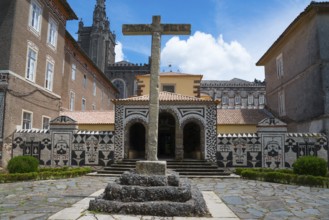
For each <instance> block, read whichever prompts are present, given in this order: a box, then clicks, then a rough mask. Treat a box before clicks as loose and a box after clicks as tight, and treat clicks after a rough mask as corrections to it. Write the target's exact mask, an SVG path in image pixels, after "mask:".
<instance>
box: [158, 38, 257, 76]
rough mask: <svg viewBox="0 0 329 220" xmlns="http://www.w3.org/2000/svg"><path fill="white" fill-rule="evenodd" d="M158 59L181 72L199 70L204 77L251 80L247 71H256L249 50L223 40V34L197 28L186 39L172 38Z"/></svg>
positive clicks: (234, 42)
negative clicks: (218, 34)
mask: <svg viewBox="0 0 329 220" xmlns="http://www.w3.org/2000/svg"><path fill="white" fill-rule="evenodd" d="M161 60H162V66H168V65H169V64H171V65H172V66H174V68H178V69H179V71H180V72H184V73H191V74H202V75H203V79H211V80H228V79H232V78H234V77H238V78H242V79H249V80H251V79H253V78H252V77H251V76H250V74H252V73H254V72H255V71H254V69H255V64H254V62H253V60H252V58H251V56H250V54H249V53H248V52H247V51H246V49H245V48H244V47H243V46H242V45H241V44H240V43H239V42H237V41H232V42H225V41H224V39H223V36H222V35H220V36H218V37H217V38H215V37H213V36H212V35H210V34H206V33H203V32H199V31H197V32H196V33H195V34H194V35H193V36H190V37H189V38H188V39H187V40H180V38H179V37H177V36H175V37H173V38H171V39H170V40H169V41H168V42H167V43H166V44H165V47H164V48H163V50H162V53H161ZM174 68H173V71H176V70H175V69H174ZM258 78H259V77H258Z"/></svg>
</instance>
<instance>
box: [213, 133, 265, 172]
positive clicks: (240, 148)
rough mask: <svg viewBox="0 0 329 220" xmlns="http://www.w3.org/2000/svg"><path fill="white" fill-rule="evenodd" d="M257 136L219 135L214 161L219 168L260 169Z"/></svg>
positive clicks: (259, 150)
mask: <svg viewBox="0 0 329 220" xmlns="http://www.w3.org/2000/svg"><path fill="white" fill-rule="evenodd" d="M260 140H261V139H260V137H258V135H257V134H234V135H219V136H218V145H217V153H216V159H217V164H218V166H219V167H261V166H262V147H261V142H260Z"/></svg>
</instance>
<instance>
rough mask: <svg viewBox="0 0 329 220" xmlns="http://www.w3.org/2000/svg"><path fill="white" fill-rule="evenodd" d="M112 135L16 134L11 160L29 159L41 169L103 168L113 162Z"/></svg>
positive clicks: (82, 132)
mask: <svg viewBox="0 0 329 220" xmlns="http://www.w3.org/2000/svg"><path fill="white" fill-rule="evenodd" d="M113 139H114V134H113V132H86V131H63V132H62V131H50V130H19V131H17V132H16V133H15V134H14V139H13V156H14V157H15V156H19V155H31V156H34V157H36V158H37V159H38V160H39V161H40V165H45V166H84V165H86V166H107V165H109V164H110V163H111V162H113V159H114V145H113V141H114V140H113Z"/></svg>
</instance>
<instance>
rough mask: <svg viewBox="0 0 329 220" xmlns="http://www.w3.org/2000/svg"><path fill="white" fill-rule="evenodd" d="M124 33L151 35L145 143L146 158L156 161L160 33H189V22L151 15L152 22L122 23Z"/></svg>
mask: <svg viewBox="0 0 329 220" xmlns="http://www.w3.org/2000/svg"><path fill="white" fill-rule="evenodd" d="M122 33H123V34H124V35H152V49H151V75H150V77H151V78H150V96H149V97H150V100H149V128H148V138H147V140H148V144H147V148H146V149H147V152H146V154H147V160H149V161H156V160H158V158H157V151H158V120H159V71H160V50H161V35H189V34H191V25H190V24H161V17H160V16H153V18H152V24H124V25H123V26H122Z"/></svg>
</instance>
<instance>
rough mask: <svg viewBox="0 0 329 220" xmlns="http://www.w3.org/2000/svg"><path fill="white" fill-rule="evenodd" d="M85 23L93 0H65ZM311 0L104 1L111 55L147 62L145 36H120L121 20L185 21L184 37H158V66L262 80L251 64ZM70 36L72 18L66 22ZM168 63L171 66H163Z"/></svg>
mask: <svg viewBox="0 0 329 220" xmlns="http://www.w3.org/2000/svg"><path fill="white" fill-rule="evenodd" d="M68 2H69V4H70V5H71V7H72V8H73V10H74V11H75V12H76V14H77V16H78V17H79V18H82V20H83V22H84V25H85V26H90V25H91V23H92V16H93V10H94V6H95V3H96V0H68ZM310 2H311V0H156V1H155V0H106V7H107V10H106V13H107V16H108V17H109V20H110V27H111V30H112V31H114V32H115V33H116V35H117V39H116V40H117V44H118V45H117V48H116V54H117V57H116V60H117V61H120V60H122V59H124V60H127V61H129V62H132V63H147V62H148V57H149V56H150V53H151V52H150V51H151V37H148V36H123V35H122V30H121V29H122V24H147V23H151V21H152V16H153V15H160V16H161V20H162V23H189V24H191V25H192V33H191V35H190V36H163V38H162V53H161V65H162V67H161V71H169V70H172V71H179V72H184V73H191V74H202V75H203V76H204V77H203V79H211V80H228V79H232V78H241V79H246V80H254V79H255V78H257V79H264V68H263V67H256V66H255V63H256V62H257V61H258V59H259V58H260V57H261V56H262V55H263V54H264V53H265V52H266V50H267V49H268V48H269V47H270V46H271V45H272V43H273V42H274V41H275V40H276V39H277V38H278V37H279V36H280V34H281V33H282V32H283V31H284V30H285V28H286V27H287V26H288V25H289V24H290V23H291V22H292V21H293V20H294V19H295V18H296V17H297V16H298V15H299V14H300V13H301V12H302V11H303V10H304V9H305V8H306V7H307V5H309V4H310ZM67 29H68V31H69V32H70V33H71V34H72V35H73V36H75V37H76V35H75V33H76V32H77V30H78V21H69V22H68V23H67ZM169 65H171V66H172V67H171V68H169Z"/></svg>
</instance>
